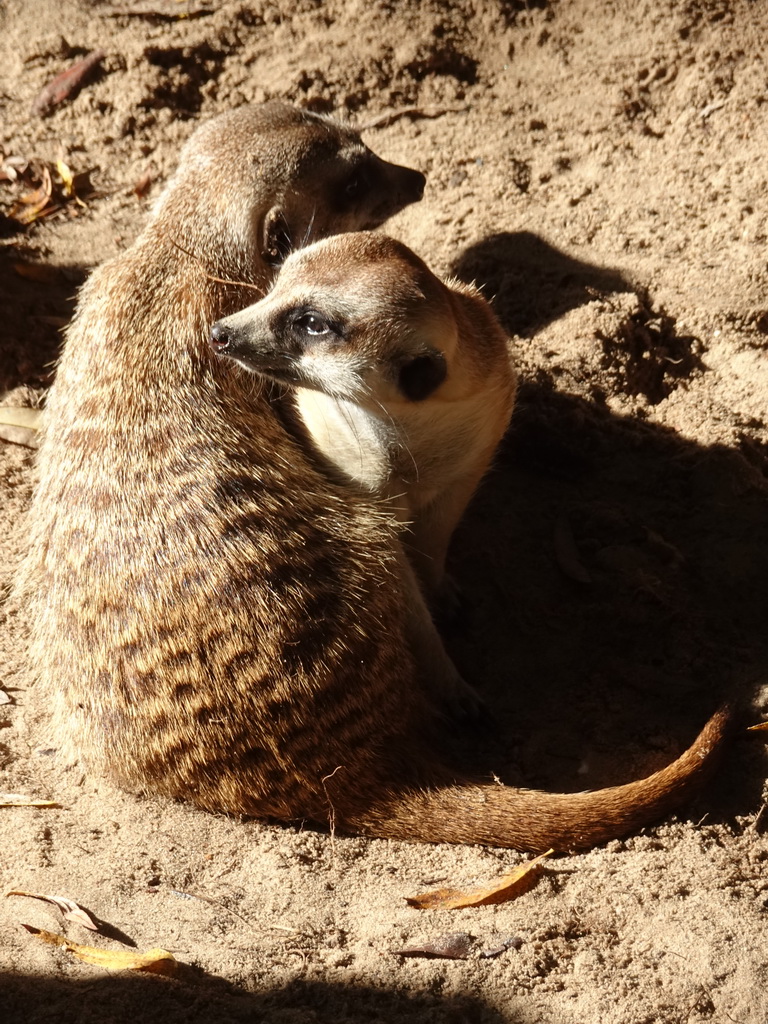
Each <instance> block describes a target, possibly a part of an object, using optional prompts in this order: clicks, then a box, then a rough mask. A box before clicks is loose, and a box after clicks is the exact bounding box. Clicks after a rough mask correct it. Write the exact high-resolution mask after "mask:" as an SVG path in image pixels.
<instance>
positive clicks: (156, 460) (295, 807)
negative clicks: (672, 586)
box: [21, 108, 727, 850]
mask: <svg viewBox="0 0 768 1024" xmlns="http://www.w3.org/2000/svg"><path fill="white" fill-rule="evenodd" d="M286 116H288V115H286ZM281 117H282V113H279V115H278V120H279V119H280V118H281ZM290 117H293V115H290ZM270 120H271V115H265V112H264V110H263V109H258V108H257V109H255V110H241V111H237V112H236V113H235V114H231V115H226V116H225V117H222V118H218V119H216V120H215V121H214V122H211V123H210V124H209V125H207V126H205V127H203V128H202V129H201V130H200V131H198V132H197V133H195V135H194V136H193V138H192V139H191V141H190V142H189V143H188V145H187V146H186V147H185V149H184V151H183V153H182V159H181V163H180V167H179V170H178V172H177V174H176V175H175V176H174V178H173V179H172V180H171V182H170V183H169V185H168V187H167V189H166V192H165V194H164V196H163V197H162V198H161V201H160V202H159V203H158V205H157V207H156V211H155V213H154V216H153V218H152V220H151V221H150V223H149V224H148V226H147V228H146V229H145V231H144V232H143V233H142V235H140V237H139V238H138V239H137V241H136V242H135V243H134V244H133V245H132V246H131V247H130V248H129V249H127V250H126V251H125V252H123V253H121V254H120V255H119V256H117V257H116V258H114V259H112V260H110V261H108V262H107V263H106V264H104V265H103V266H102V267H101V268H99V269H98V270H97V271H96V272H95V273H94V274H93V275H92V276H91V277H90V279H89V281H88V282H87V283H86V285H85V287H84V289H83V290H82V293H81V296H80V301H79V305H78V310H77V313H76V315H75V318H74V320H73V322H72V324H71V326H70V328H69V331H68V334H67V338H66V342H65V346H64V351H63V354H62V357H61V361H60V364H59V367H58V372H57V377H56V381H55V383H54V385H53V388H52V389H51V394H50V399H49V404H48V420H47V425H46V427H45V431H44V437H43V440H42V445H41V450H40V459H39V477H40V479H39V484H38V486H37V488H36V492H35V496H34V499H33V503H32V507H31V510H30V519H29V534H30V550H29V555H28V559H27V562H26V571H25V578H24V580H23V581H21V592H22V593H26V595H27V596H28V600H29V608H28V614H29V623H30V630H31V654H32V657H33V659H34V662H35V664H36V666H37V670H38V674H39V677H40V683H41V685H42V686H43V687H44V688H45V690H46V692H47V693H49V694H50V698H51V702H52V704H53V706H54V712H55V723H56V724H57V728H58V729H59V730H60V733H61V739H62V741H66V739H67V738H68V740H69V745H70V746H71V747H74V748H75V750H76V751H78V753H79V755H80V756H81V757H82V758H83V759H84V760H85V761H86V762H87V763H88V764H89V765H90V767H91V768H92V769H95V770H97V771H102V772H104V773H105V774H107V775H109V776H110V777H111V778H112V780H113V781H115V782H116V783H118V784H120V785H123V786H125V787H127V788H131V789H134V790H135V789H138V790H142V791H146V792H157V793H162V794H166V795H170V796H175V797H185V798H187V799H189V800H192V801H194V802H195V803H197V804H198V805H199V806H200V807H203V808H207V809H211V810H218V811H226V812H233V813H243V814H248V815H253V816H256V817H260V818H270V819H278V820H282V821H290V820H297V819H306V820H310V821H314V822H317V823H320V824H327V823H328V821H329V819H330V820H332V821H333V822H334V823H335V825H336V827H337V828H338V829H339V830H345V831H348V832H359V833H363V834H367V835H372V836H383V837H390V838H401V839H416V840H422V841H431V842H441V841H444V842H470V843H488V844H493V845H499V846H514V847H517V848H520V849H531V850H533V849H545V848H547V847H550V846H553V847H555V848H556V849H561V850H562V849H569V848H576V847H586V846H590V845H594V844H595V843H599V842H602V841H605V840H607V839H610V838H613V837H616V836H619V835H622V834H625V833H626V832H629V831H632V830H633V829H635V828H637V827H639V826H640V825H642V824H645V823H646V822H648V821H649V820H652V819H654V818H656V817H659V816H660V815H662V814H664V813H666V812H667V811H668V810H670V809H671V808H673V807H675V806H676V805H678V804H679V803H680V802H681V801H682V800H683V799H684V798H685V796H686V795H688V794H689V793H691V792H692V791H694V790H695V789H696V788H698V787H699V786H700V785H701V783H702V781H703V779H705V778H706V777H707V775H708V774H709V772H710V770H711V769H712V766H713V764H714V762H715V759H716V755H717V753H718V750H719V748H720V746H721V742H722V738H723V733H724V729H725V724H726V718H727V716H726V715H725V714H724V713H718V714H717V715H715V716H714V717H713V718H712V719H711V720H710V722H709V723H708V724H707V725H706V726H705V728H704V730H703V731H702V733H701V735H700V736H699V738H698V739H697V740H696V742H695V743H694V744H693V745H692V746H691V747H690V748H689V749H688V750H687V751H686V752H685V753H684V754H682V755H681V757H679V758H678V759H677V760H676V761H674V762H673V763H672V764H671V765H669V766H668V767H667V768H664V769H662V770H661V771H660V772H657V773H655V774H654V775H652V776H650V777H649V778H647V779H643V780H641V781H639V782H632V783H628V784H627V785H624V786H618V787H614V788H612V789H608V790H602V791H598V792H593V793H581V794H574V795H558V794H547V793H541V792H533V791H529V790H520V789H514V788H510V787H503V786H499V785H496V784H486V783H482V782H478V781H473V780H470V779H467V778H465V777H464V776H462V774H461V773H460V772H459V771H458V769H457V768H456V767H454V766H452V765H450V764H448V763H446V761H445V759H444V757H443V756H442V755H441V754H440V753H439V752H440V751H441V750H443V749H444V742H443V741H444V739H445V737H444V736H443V733H442V723H441V720H440V716H439V715H437V714H436V712H435V696H434V695H435V694H438V693H441V692H443V691H444V690H445V689H446V688H448V689H450V687H451V685H452V675H451V674H452V672H453V673H454V674H455V669H453V668H452V666H451V664H450V661H449V659H448V658H447V656H446V655H445V653H444V651H443V650H442V647H441V645H439V642H438V643H437V644H434V643H433V640H432V639H430V637H429V636H427V637H426V639H424V640H423V642H421V641H420V642H415V643H414V642H412V637H411V634H409V628H410V627H409V612H408V605H409V600H410V597H409V595H410V588H411V583H410V576H409V572H410V569H409V567H408V566H407V565H406V564H404V559H403V557H402V548H401V544H400V539H399V531H398V528H397V524H396V523H394V522H393V520H392V516H391V514H390V513H388V512H387V510H386V509H384V510H382V509H381V508H380V507H378V506H377V503H376V501H374V500H372V499H369V498H367V497H366V496H365V495H364V494H361V493H360V492H359V491H358V490H355V489H354V488H350V487H349V486H345V485H343V484H341V483H335V482H334V481H332V480H329V479H328V478H327V476H326V475H325V474H324V473H322V472H321V471H320V469H319V468H318V467H317V465H316V464H315V462H314V460H313V459H312V458H310V457H309V456H308V454H307V452H306V451H305V450H304V448H303V446H302V445H301V444H300V443H299V442H298V441H297V440H296V439H295V438H294V437H293V436H292V435H291V434H290V433H289V432H288V430H287V429H286V427H285V425H284V424H283V422H282V420H281V418H280V416H279V414H278V412H277V411H276V410H275V409H274V408H273V407H272V405H271V404H270V401H269V399H268V396H267V395H266V394H262V395H260V394H258V393H254V392H255V390H257V389H254V387H253V376H252V375H251V374H247V373H246V372H245V371H244V370H242V369H241V368H240V367H238V366H237V365H236V364H234V363H233V362H232V361H231V360H228V359H221V358H219V357H218V356H216V355H215V354H214V353H213V352H212V351H211V349H210V346H209V343H208V334H209V329H210V325H211V324H212V323H214V322H215V321H217V320H220V319H221V318H223V317H226V316H227V315H229V314H230V313H232V312H234V311H235V310H236V309H239V308H242V307H243V306H245V305H247V303H248V301H251V300H252V290H251V289H249V288H246V287H234V286H231V285H229V284H224V283H222V280H233V279H237V280H240V281H243V282H246V283H247V282H251V283H252V285H253V286H254V287H256V288H257V289H258V288H259V287H261V286H262V284H263V281H264V280H265V279H266V278H267V277H268V276H269V274H268V273H267V269H268V266H269V265H268V263H266V262H265V260H264V259H263V255H262V254H263V248H264V231H263V226H264V223H265V221H264V217H265V211H266V212H269V210H271V209H272V208H273V207H274V206H275V198H276V197H279V196H282V195H283V194H285V195H286V196H287V195H289V193H290V196H291V197H292V199H293V200H296V201H297V202H298V201H299V200H298V199H297V197H296V195H295V194H294V191H292V190H295V188H297V187H298V185H297V183H303V182H305V181H306V175H304V172H303V171H302V170H301V162H300V161H299V163H298V164H297V163H296V162H294V163H293V164H290V159H292V158H293V155H294V154H293V149H291V146H290V145H289V141H288V139H289V136H285V138H284V139H283V144H282V145H281V146H278V145H277V144H276V143H275V136H274V134H273V132H272V130H271V129H270V127H269V124H270ZM299 120H300V121H301V120H302V118H301V117H299ZM316 127H317V126H316V124H315V123H314V122H312V123H311V124H310V125H309V129H310V131H314V130H315V128H316ZM320 131H321V139H322V140H326V141H327V140H328V138H329V137H330V136H332V137H333V138H336V145H337V147H338V148H340V149H341V148H343V145H344V139H345V138H346V136H345V134H344V131H342V130H339V132H338V134H337V135H335V136H334V135H333V129H332V126H330V125H329V124H327V123H323V124H322V125H321V127H320ZM296 133H297V134H294V135H293V136H292V138H293V139H294V143H295V145H296V149H297V150H301V149H302V139H303V138H304V136H303V134H302V129H300V128H299V127H297V128H296ZM310 149H311V147H310ZM335 160H336V156H333V155H332V157H331V161H332V163H333V162H334V161H335ZM286 163H288V164H290V166H293V167H295V168H298V169H297V170H296V173H295V175H294V177H293V178H291V180H287V178H286V172H285V169H284V165H285V164H286ZM273 170H274V174H275V176H276V177H275V182H276V184H274V185H272V184H270V181H269V178H268V177H265V176H267V175H269V174H271V173H272V171H273ZM290 177H291V176H290V175H288V178H290ZM308 187H314V185H313V184H310V186H308ZM278 205H281V206H282V205H283V204H282V199H280V202H279V203H278ZM314 205H316V204H315V203H314V201H311V202H308V203H307V204H306V206H305V207H304V209H305V211H306V210H307V209H309V208H311V207H312V206H314ZM370 216H371V213H370V211H369V210H365V209H364V210H363V211H362V214H361V216H360V217H359V218H358V222H357V223H353V222H354V221H355V218H354V217H351V218H350V219H349V222H348V223H347V226H354V227H361V226H364V225H365V224H366V223H367V220H368V218H370ZM377 216H378V214H377ZM319 219H320V218H319V217H318V216H315V217H314V219H313V226H312V227H310V226H305V228H304V229H301V228H300V230H305V231H309V232H310V234H311V231H313V230H318V220H319ZM286 220H287V222H288V223H289V227H290V228H291V230H294V231H295V230H296V228H295V226H294V225H293V224H292V223H291V218H290V216H288V217H287V218H286ZM332 226H333V218H329V220H328V221H327V223H326V225H325V226H324V227H323V228H322V230H323V231H327V230H328V231H329V230H332ZM292 241H295V240H294V239H292ZM426 655H428V656H426Z"/></svg>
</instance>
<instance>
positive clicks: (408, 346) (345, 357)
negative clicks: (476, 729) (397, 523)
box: [211, 232, 516, 600]
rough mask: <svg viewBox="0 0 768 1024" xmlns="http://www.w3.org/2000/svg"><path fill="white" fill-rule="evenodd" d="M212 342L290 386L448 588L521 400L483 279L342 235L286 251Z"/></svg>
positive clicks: (318, 440) (349, 478) (338, 458)
mask: <svg viewBox="0 0 768 1024" xmlns="http://www.w3.org/2000/svg"><path fill="white" fill-rule="evenodd" d="M211 344H212V345H213V347H214V349H215V350H216V351H217V352H219V353H221V354H224V355H228V356H230V357H231V358H233V359H235V360H236V361H237V362H239V363H240V364H241V365H243V366H245V367H246V368H248V369H252V370H255V371H256V372H258V373H261V374H263V375H265V376H267V377H269V378H271V379H273V380H275V381H277V382H278V383H282V384H288V385H289V386H290V388H291V393H292V395H293V397H294V401H295V405H296V409H297V411H298V414H299V416H300V418H301V421H302V423H303V425H304V426H305V427H306V430H307V431H308V433H309V435H310V436H311V438H312V441H313V442H314V445H315V446H316V448H317V449H318V450H319V451H320V452H321V453H322V454H323V456H325V458H327V459H328V460H329V462H330V463H331V464H332V466H333V467H335V469H336V470H337V471H338V473H339V475H340V477H341V479H342V480H343V481H345V482H347V483H350V484H353V485H355V486H357V487H359V488H360V489H361V490H362V491H363V492H366V493H369V494H372V495H375V496H376V497H377V498H386V499H387V500H388V501H389V503H390V505H391V507H392V508H393V509H394V510H395V512H396V514H397V516H398V518H399V519H400V520H401V521H402V522H404V523H407V524H408V536H407V538H406V546H407V548H408V553H409V556H410V557H411V558H412V560H413V561H414V563H415V568H416V570H417V572H418V575H419V577H420V579H421V581H422V584H423V586H424V587H425V590H426V592H427V595H428V596H429V597H430V598H432V599H433V600H435V599H438V600H439V596H440V591H441V588H442V585H443V581H444V572H445V556H446V552H447V548H448V542H449V540H450V537H451V534H452V533H453V530H454V528H455V526H456V524H457V523H458V521H459V519H460V517H461V515H462V513H463V511H464V509H465V507H466V505H467V503H468V501H469V499H470V498H471V496H472V494H473V493H474V491H475V489H476V487H477V485H478V483H479V482H480V479H481V478H482V476H483V475H484V473H485V471H486V470H487V468H488V465H489V464H490V461H491V458H492V456H493V453H494V451H495V449H496V447H497V446H498V443H499V441H500V440H501V438H502V436H503V434H504V432H505V430H506V428H507V425H508V423H509V418H510V415H511V413H512V406H513V402H514V394H515V386H516V377H515V373H514V370H513V368H512V365H511V360H510V356H509V351H508V345H507V337H506V335H505V333H504V331H503V330H502V328H501V325H500V324H499V323H498V321H497V319H496V317H495V316H494V314H493V312H492V311H491V309H490V307H489V305H488V304H487V302H486V301H485V300H484V299H483V297H482V296H481V295H480V293H479V292H478V291H477V290H476V289H475V288H472V287H470V286H467V285H464V284H460V283H459V282H457V281H449V282H443V281H441V280H439V279H438V278H437V277H435V275H434V274H433V273H432V272H431V271H430V270H429V268H428V267H427V266H426V265H425V264H424V262H423V261H422V260H421V259H419V257H418V256H416V254H415V253H413V252H411V251H410V250H409V249H408V248H407V247H406V246H404V245H402V244H401V243H400V242H397V241H395V240H394V239H391V238H387V237H386V236H384V235H377V234H371V233H368V232H359V233H355V234H350V235H344V236H337V237H335V238H330V239H325V240H324V241H321V242H317V243H315V244H314V245H312V246H310V247H309V248H306V249H302V250H300V251H299V252H296V253H294V254H293V255H291V256H290V257H289V258H288V260H287V261H286V263H285V264H284V266H283V268H282V270H281V271H280V274H279V276H278V278H277V280H276V282H275V285H274V286H273V288H272V290H271V291H270V292H269V294H268V295H267V297H266V298H264V299H262V300H261V301H260V302H258V303H256V304H255V305H252V306H250V307H249V308H247V309H245V310H241V311H240V312H238V313H235V314H234V315H232V316H230V317H227V318H226V319H224V320H222V321H220V322H219V323H217V324H215V325H214V327H213V329H212V331H211Z"/></svg>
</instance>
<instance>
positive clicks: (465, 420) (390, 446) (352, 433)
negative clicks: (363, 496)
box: [296, 388, 504, 519]
mask: <svg viewBox="0 0 768 1024" xmlns="http://www.w3.org/2000/svg"><path fill="white" fill-rule="evenodd" d="M296 404H297V408H298V410H299V413H300V415H301V418H302V420H303V422H304V424H305V426H306V428H307V430H308V431H309V433H310V434H311V436H312V438H313V440H314V443H315V444H316V445H317V447H318V449H319V450H320V451H321V452H322V453H323V454H324V456H325V457H326V458H328V459H329V460H330V461H331V462H333V463H334V465H335V466H336V467H337V468H338V469H339V470H340V471H341V472H342V473H343V475H344V476H345V477H346V478H348V479H350V480H352V481H354V482H355V483H356V484H357V485H358V486H359V487H361V488H362V489H363V490H365V491H367V492H369V493H372V494H377V495H379V496H381V497H386V498H389V499H390V501H391V503H392V506H393V508H394V509H395V510H396V511H397V512H398V513H399V514H400V515H401V517H402V518H404V519H408V518H409V517H410V516H412V515H415V514H416V513H417V512H418V511H419V510H420V509H422V508H424V507H426V506H427V505H430V504H431V503H432V502H434V501H435V500H436V499H439V497H440V495H441V494H443V493H444V492H446V491H448V490H450V489H451V488H452V486H453V484H454V482H455V481H457V480H459V479H461V478H463V477H465V476H466V474H467V473H468V472H469V471H471V469H472V467H473V466H475V465H476V464H477V463H478V461H479V460H480V461H482V462H485V460H486V458H487V452H488V449H489V448H491V449H492V448H493V447H495V445H496V443H497V441H498V421H499V417H500V416H503V413H502V412H501V406H502V405H503V404H504V395H502V394H498V395H497V394H494V393H491V394H489V393H488V392H487V391H486V392H484V393H483V394H482V396H477V395H472V396H470V397H467V398H465V399H459V400H453V401H440V400H436V399H432V400H428V401H426V402H422V403H420V402H407V401H402V402H397V403H392V402H390V403H388V404H387V405H386V406H384V405H383V404H382V405H381V406H380V407H379V408H376V407H375V406H373V407H369V406H365V405H362V404H360V403H358V402H351V401H348V400H345V399H342V398H335V397H332V396H330V395H326V394H324V393H322V392H319V391H314V390H310V389H308V388H298V389H297V390H296ZM496 406H498V411H497V410H496V408H495V407H496ZM490 407H494V408H493V413H491V414H490V415H489V412H490Z"/></svg>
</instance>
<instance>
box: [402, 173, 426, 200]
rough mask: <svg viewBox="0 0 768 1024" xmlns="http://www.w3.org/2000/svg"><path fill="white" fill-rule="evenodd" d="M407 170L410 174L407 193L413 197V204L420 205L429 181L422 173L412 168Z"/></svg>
mask: <svg viewBox="0 0 768 1024" xmlns="http://www.w3.org/2000/svg"><path fill="white" fill-rule="evenodd" d="M406 170H407V172H408V180H407V189H406V191H407V193H408V195H411V196H413V202H415V203H418V201H419V200H420V199H421V197H422V196H423V195H424V186H425V185H426V183H427V179H426V178H425V177H424V175H423V174H422V173H421V171H414V170H412V169H411V168H410V167H407V168H406Z"/></svg>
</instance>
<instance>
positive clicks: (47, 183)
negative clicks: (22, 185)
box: [8, 166, 57, 225]
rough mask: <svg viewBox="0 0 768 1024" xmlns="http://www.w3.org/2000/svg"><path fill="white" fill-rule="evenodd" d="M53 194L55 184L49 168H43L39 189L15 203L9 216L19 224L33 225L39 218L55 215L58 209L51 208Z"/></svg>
mask: <svg viewBox="0 0 768 1024" xmlns="http://www.w3.org/2000/svg"><path fill="white" fill-rule="evenodd" d="M52 194H53V182H52V181H51V172H50V170H49V169H48V167H46V166H43V170H42V174H41V182H40V186H39V188H36V189H35V191H34V192H27V193H26V194H25V195H23V196H21V197H20V198H19V201H18V202H17V203H14V205H13V208H12V209H11V211H10V213H9V214H8V216H9V217H10V218H11V219H12V220H15V221H16V222H17V223H18V224H24V225H28V224H32V223H33V222H34V221H36V220H37V218H38V217H42V216H45V215H46V214H49V213H53V212H54V210H55V209H57V207H55V206H49V204H50V202H51V195H52Z"/></svg>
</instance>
